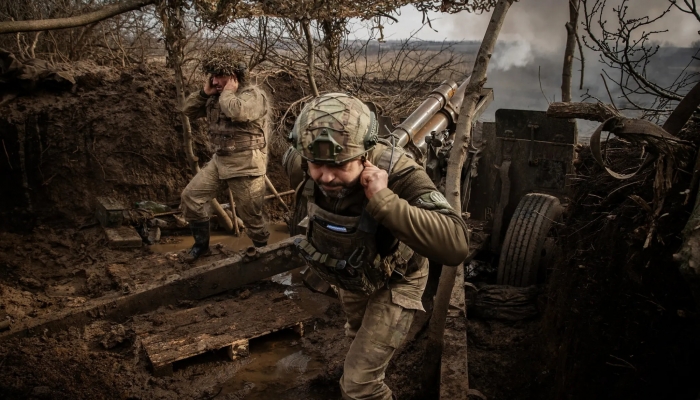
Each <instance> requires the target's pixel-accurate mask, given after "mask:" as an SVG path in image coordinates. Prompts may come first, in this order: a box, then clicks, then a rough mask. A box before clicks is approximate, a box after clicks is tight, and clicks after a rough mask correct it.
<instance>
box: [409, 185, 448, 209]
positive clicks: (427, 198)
mask: <svg viewBox="0 0 700 400" xmlns="http://www.w3.org/2000/svg"><path fill="white" fill-rule="evenodd" d="M416 205H417V206H418V207H420V208H424V209H426V210H435V211H438V212H450V211H452V206H450V203H448V202H447V199H446V198H445V196H444V195H443V194H442V193H440V192H438V191H436V190H435V191H432V192H428V193H424V194H422V195H421V196H420V197H419V198H418V201H417V204H416Z"/></svg>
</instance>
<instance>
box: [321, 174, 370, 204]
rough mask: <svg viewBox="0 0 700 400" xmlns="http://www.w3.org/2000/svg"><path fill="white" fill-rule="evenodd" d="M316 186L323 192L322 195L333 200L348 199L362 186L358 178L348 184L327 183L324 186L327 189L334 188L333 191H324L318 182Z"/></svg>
mask: <svg viewBox="0 0 700 400" xmlns="http://www.w3.org/2000/svg"><path fill="white" fill-rule="evenodd" d="M316 185H317V186H318V188H319V189H320V190H321V193H323V195H324V196H326V197H328V198H331V199H342V198H345V197H347V196H348V195H349V194H351V193H353V192H354V191H355V190H357V188H358V186H360V177H357V179H355V180H354V181H352V182H350V183H347V184H345V183H342V182H336V181H331V182H330V183H326V184H324V185H323V186H326V187H332V188H333V189H332V190H326V189H324V188H323V186H322V185H321V184H320V183H318V182H316Z"/></svg>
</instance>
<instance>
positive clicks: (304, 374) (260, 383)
mask: <svg viewBox="0 0 700 400" xmlns="http://www.w3.org/2000/svg"><path fill="white" fill-rule="evenodd" d="M249 357H250V360H251V362H250V363H249V364H247V365H246V366H245V367H243V368H241V370H240V371H238V372H237V373H236V375H235V376H234V377H233V378H231V379H230V380H229V381H227V382H225V383H224V384H223V388H222V390H221V393H219V395H218V396H217V398H236V399H246V400H268V399H276V400H283V399H292V398H296V397H292V396H293V394H292V390H293V389H295V388H298V387H300V386H301V385H303V384H304V383H305V382H306V381H308V380H309V379H311V378H313V377H314V376H316V375H318V374H319V373H321V372H322V371H323V368H324V365H323V364H322V363H321V362H320V361H318V360H316V359H315V358H313V357H311V356H309V355H307V354H305V353H304V351H303V350H302V348H301V345H300V344H299V337H298V336H297V335H296V334H295V333H293V332H289V331H284V332H278V333H275V334H272V335H269V336H266V337H265V338H263V339H259V340H253V341H251V342H250V356H249Z"/></svg>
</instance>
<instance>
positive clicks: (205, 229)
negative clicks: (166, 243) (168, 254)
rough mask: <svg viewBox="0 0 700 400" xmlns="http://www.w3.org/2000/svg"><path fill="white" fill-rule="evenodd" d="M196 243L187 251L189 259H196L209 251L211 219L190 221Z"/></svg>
mask: <svg viewBox="0 0 700 400" xmlns="http://www.w3.org/2000/svg"><path fill="white" fill-rule="evenodd" d="M190 229H191V230H192V236H193V237H194V245H193V246H192V248H191V249H190V251H188V252H187V256H186V258H187V261H190V262H191V261H194V260H196V259H198V258H199V256H201V255H202V254H205V253H207V252H209V220H206V221H195V222H190Z"/></svg>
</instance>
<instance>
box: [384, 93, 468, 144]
mask: <svg viewBox="0 0 700 400" xmlns="http://www.w3.org/2000/svg"><path fill="white" fill-rule="evenodd" d="M457 89H458V87H457V84H456V83H454V82H452V81H444V82H443V83H442V84H440V86H438V87H437V88H436V89H435V90H433V91H432V92H431V93H430V95H428V98H427V99H425V100H424V101H423V103H421V105H420V106H418V108H416V110H415V111H413V112H412V113H411V115H409V116H408V118H406V120H404V121H403V122H402V123H401V124H399V126H397V127H396V129H394V132H392V134H393V135H394V136H396V137H397V138H398V140H397V143H396V145H397V146H401V147H404V146H406V144H408V141H409V140H411V139H412V137H413V135H415V134H416V132H418V131H419V130H420V129H421V128H422V127H423V125H425V123H426V122H428V121H429V120H430V119H431V118H432V117H433V116H434V115H435V114H436V113H437V112H438V111H440V110H441V109H442V108H444V107H445V105H447V103H448V102H449V101H450V99H451V98H452V96H454V94H455V92H456V91H457Z"/></svg>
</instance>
